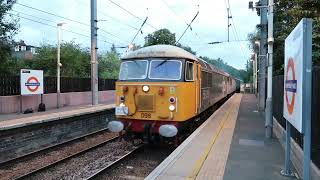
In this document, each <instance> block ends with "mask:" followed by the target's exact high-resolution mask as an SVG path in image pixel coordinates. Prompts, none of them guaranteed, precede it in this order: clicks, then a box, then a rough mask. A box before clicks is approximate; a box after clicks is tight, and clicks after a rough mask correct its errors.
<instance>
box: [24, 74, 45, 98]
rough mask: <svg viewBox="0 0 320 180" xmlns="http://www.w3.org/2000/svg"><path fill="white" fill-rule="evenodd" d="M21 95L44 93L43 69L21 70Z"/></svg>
mask: <svg viewBox="0 0 320 180" xmlns="http://www.w3.org/2000/svg"><path fill="white" fill-rule="evenodd" d="M20 87H21V95H32V94H43V71H42V70H31V69H21V70H20Z"/></svg>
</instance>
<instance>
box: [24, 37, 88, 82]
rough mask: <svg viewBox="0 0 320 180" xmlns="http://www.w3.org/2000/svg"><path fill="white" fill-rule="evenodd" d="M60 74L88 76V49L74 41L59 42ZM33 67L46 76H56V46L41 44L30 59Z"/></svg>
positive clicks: (65, 75)
mask: <svg viewBox="0 0 320 180" xmlns="http://www.w3.org/2000/svg"><path fill="white" fill-rule="evenodd" d="M61 64H62V67H61V76H64V77H90V53H89V49H83V48H81V47H80V45H79V44H76V43H74V42H65V43H62V44H61ZM30 66H31V68H33V69H41V70H43V71H44V73H45V75H47V76H56V71H57V70H56V69H57V48H56V47H54V46H51V45H42V46H41V47H40V49H39V50H38V54H37V55H36V56H35V57H34V59H33V60H31V61H30Z"/></svg>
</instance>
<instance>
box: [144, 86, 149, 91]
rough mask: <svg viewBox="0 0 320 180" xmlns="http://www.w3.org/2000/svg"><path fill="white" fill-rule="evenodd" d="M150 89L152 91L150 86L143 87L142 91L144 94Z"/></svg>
mask: <svg viewBox="0 0 320 180" xmlns="http://www.w3.org/2000/svg"><path fill="white" fill-rule="evenodd" d="M149 89H150V88H149V86H143V87H142V90H143V91H144V92H148V91H149Z"/></svg>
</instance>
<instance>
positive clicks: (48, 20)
mask: <svg viewBox="0 0 320 180" xmlns="http://www.w3.org/2000/svg"><path fill="white" fill-rule="evenodd" d="M11 11H13V12H16V13H18V14H17V16H19V17H21V16H20V15H19V14H23V15H25V16H29V17H33V18H37V19H40V20H43V21H47V22H52V23H55V24H57V22H56V21H53V20H50V19H45V18H41V17H38V16H35V15H31V14H27V13H24V12H20V11H16V10H11ZM78 30H81V31H83V32H86V33H89V34H90V33H91V32H90V31H89V30H85V29H78ZM99 36H101V37H103V38H106V39H109V40H112V39H110V38H109V37H106V36H104V35H99Z"/></svg>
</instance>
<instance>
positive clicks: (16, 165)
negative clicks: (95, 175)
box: [0, 129, 117, 179]
mask: <svg viewBox="0 0 320 180" xmlns="http://www.w3.org/2000/svg"><path fill="white" fill-rule="evenodd" d="M106 134H107V135H106ZM108 134H109V135H108ZM114 136H115V135H112V134H110V133H109V132H108V131H107V129H101V130H99V131H95V132H92V133H90V134H86V135H83V136H80V137H77V138H74V139H71V140H68V141H65V142H62V143H59V144H55V145H52V146H50V147H46V148H43V149H40V150H37V151H34V152H31V153H29V154H26V155H24V156H20V157H17V158H14V159H10V160H8V161H6V162H2V163H0V176H1V179H2V178H3V179H23V178H25V177H28V176H30V175H32V174H33V173H36V172H39V171H41V170H43V169H45V168H48V167H50V166H53V165H54V164H57V163H59V162H61V161H65V160H66V159H68V158H71V157H72V156H74V155H75V154H78V153H84V152H85V151H86V150H87V151H88V150H89V149H90V148H92V147H93V146H96V147H98V146H99V145H101V144H102V143H106V141H109V140H110V139H111V140H112V139H116V138H117V137H114ZM90 138H91V139H92V138H98V142H99V140H100V141H101V139H102V140H103V142H102V143H98V144H96V143H95V142H93V143H92V144H94V145H93V146H91V147H89V148H85V149H82V150H80V151H81V152H79V151H77V152H76V153H72V152H71V153H72V154H69V155H68V156H67V157H63V158H60V159H59V158H56V157H54V158H53V160H48V161H49V162H50V161H51V162H50V163H46V161H45V162H44V163H43V162H42V161H41V160H42V159H44V158H47V157H50V155H52V153H53V154H54V153H55V152H58V151H59V150H60V149H63V148H69V150H70V147H72V146H73V145H79V143H80V146H81V143H85V142H86V141H87V140H89V141H90ZM104 139H107V140H106V141H104ZM71 151H72V148H71ZM56 154H57V153H56ZM61 156H63V155H61ZM49 159H50V158H49ZM33 161H38V162H36V163H35V162H33ZM30 162H31V163H30ZM39 162H40V163H39ZM33 164H37V166H39V167H36V168H34V167H32V166H33ZM39 164H41V166H40V165H39Z"/></svg>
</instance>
